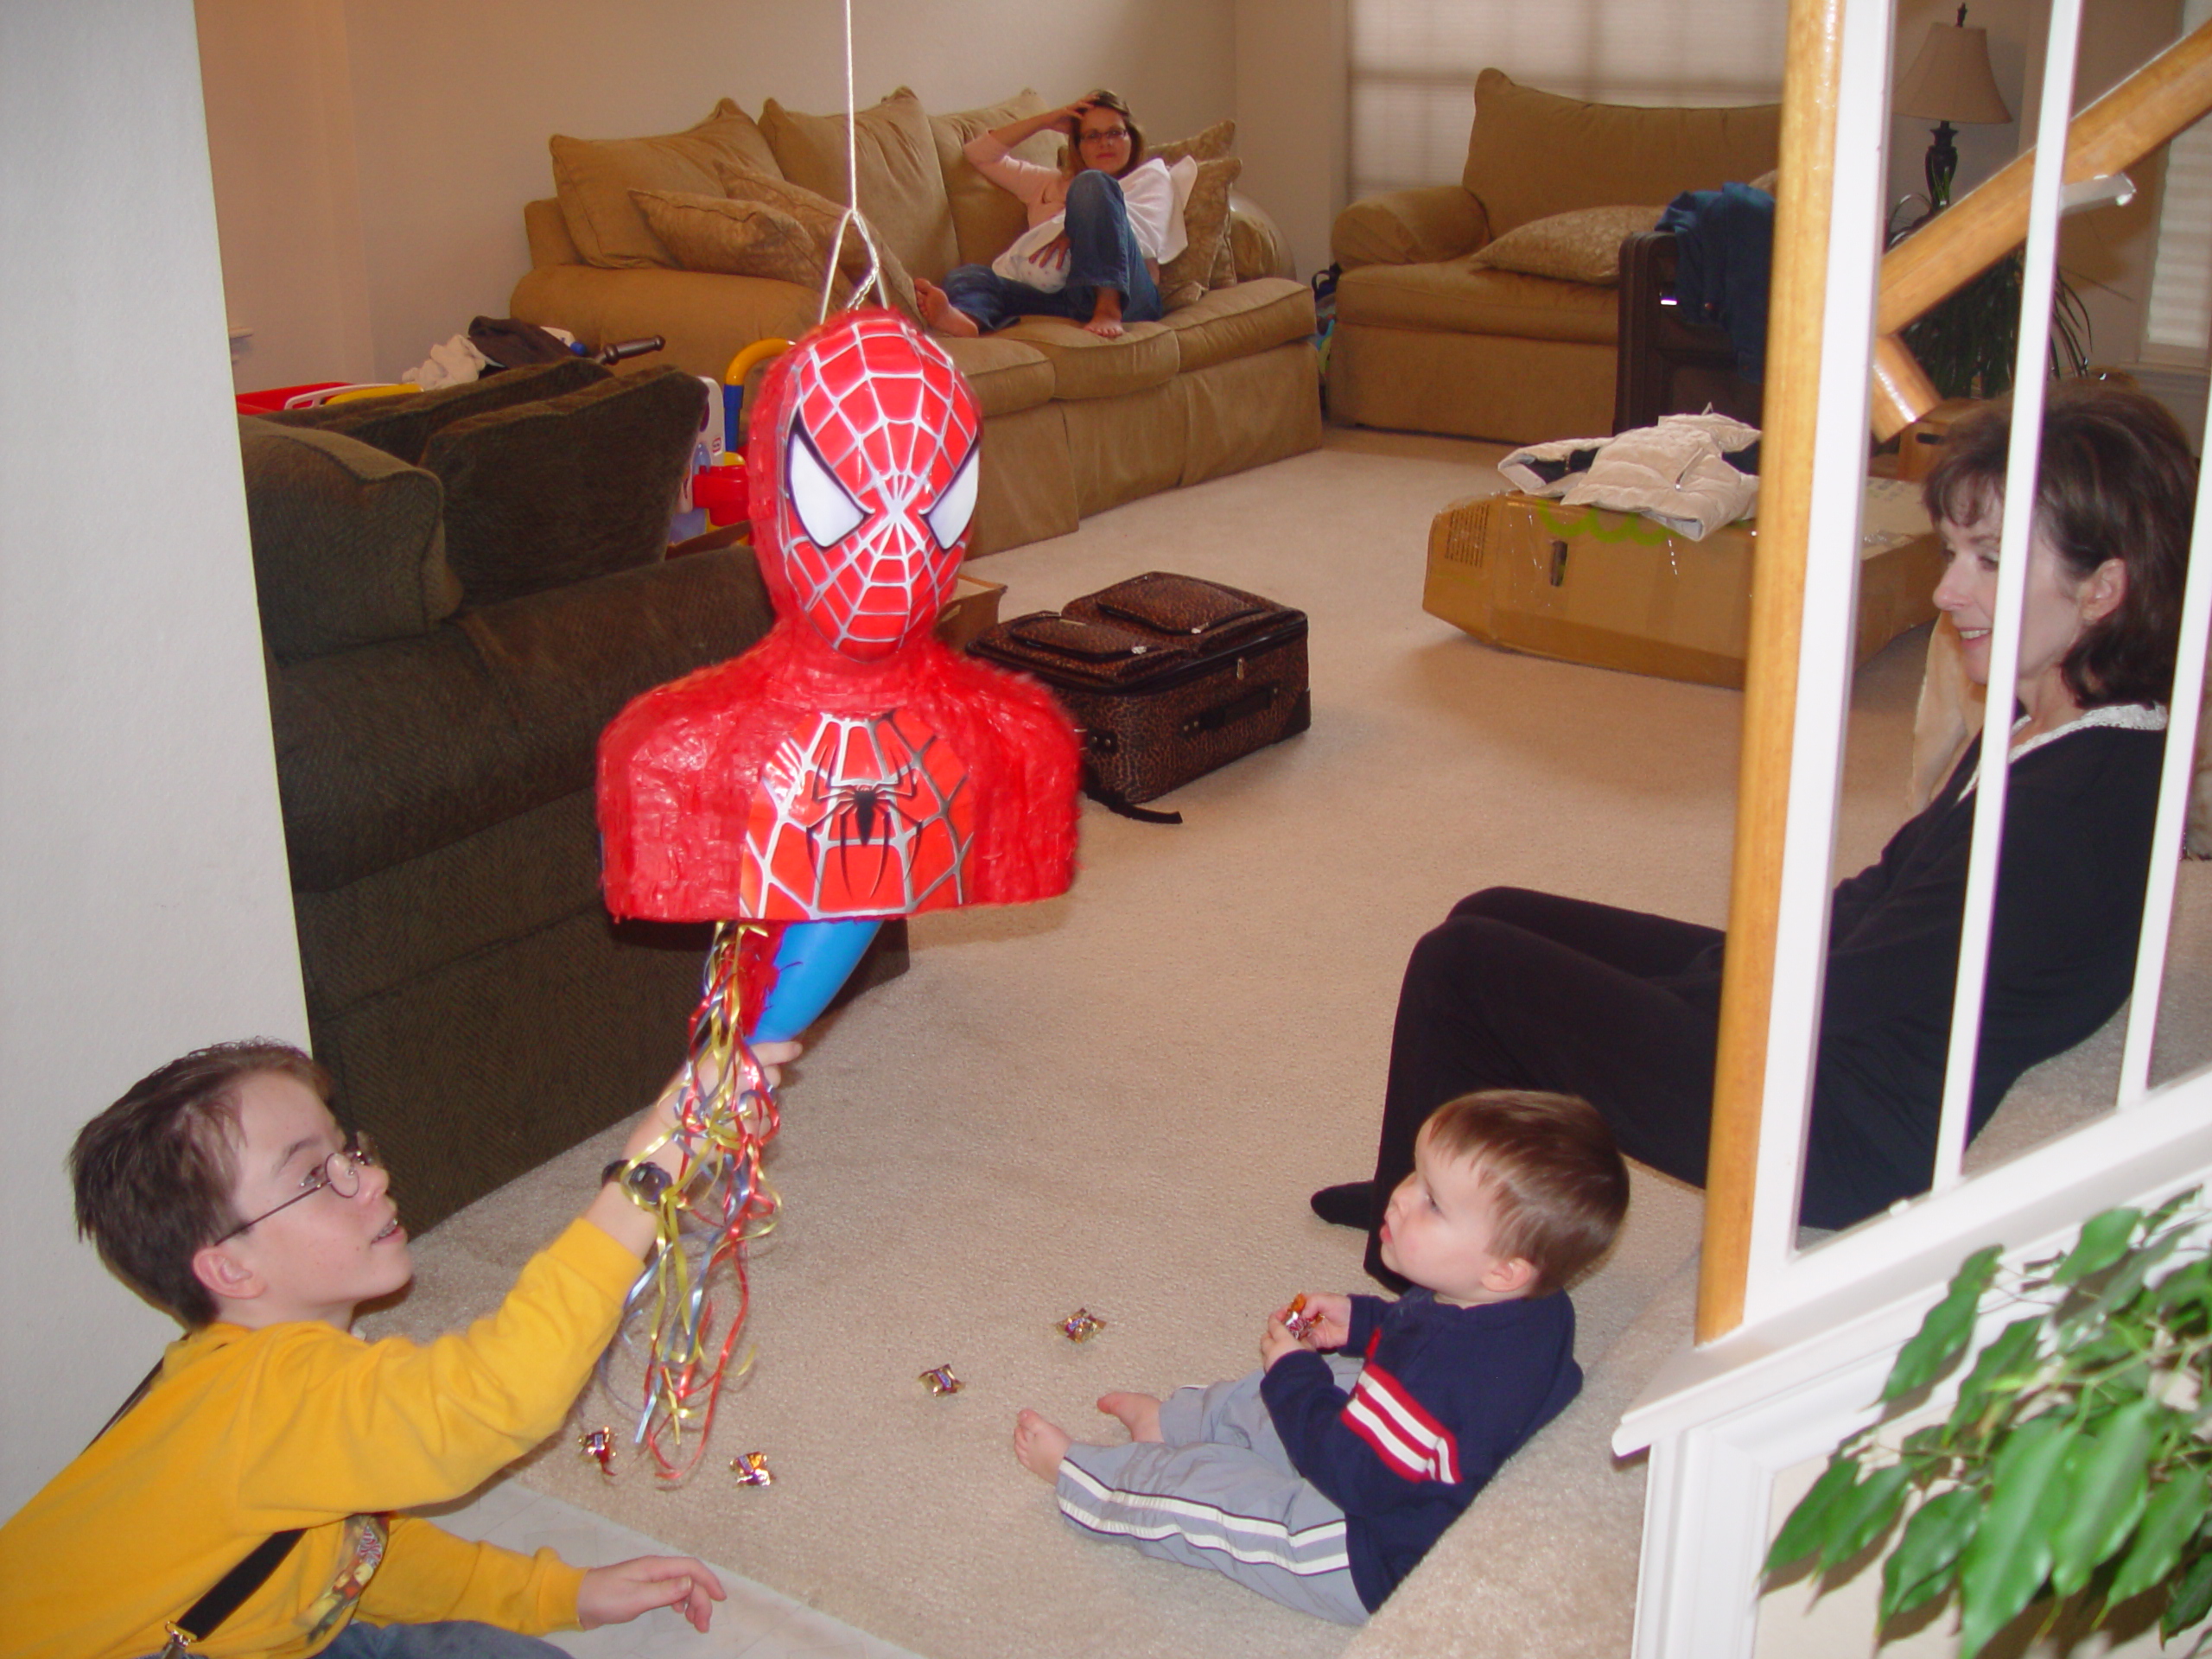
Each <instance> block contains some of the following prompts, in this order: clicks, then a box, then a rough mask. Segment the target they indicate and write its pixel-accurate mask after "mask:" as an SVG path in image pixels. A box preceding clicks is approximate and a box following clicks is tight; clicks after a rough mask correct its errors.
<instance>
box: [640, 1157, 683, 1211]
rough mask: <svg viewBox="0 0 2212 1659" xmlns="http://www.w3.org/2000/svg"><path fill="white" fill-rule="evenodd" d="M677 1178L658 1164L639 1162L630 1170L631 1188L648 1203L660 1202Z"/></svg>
mask: <svg viewBox="0 0 2212 1659" xmlns="http://www.w3.org/2000/svg"><path fill="white" fill-rule="evenodd" d="M675 1179H676V1178H675V1177H674V1176H672V1175H671V1174H670V1173H668V1172H667V1171H666V1170H664V1169H663V1168H662V1167H661V1166H659V1165H658V1164H639V1166H637V1167H636V1168H635V1169H632V1171H631V1172H630V1190H631V1191H632V1192H635V1193H636V1194H637V1195H638V1196H639V1198H643V1199H644V1200H645V1202H646V1203H647V1204H658V1203H659V1202H660V1195H661V1194H662V1193H664V1192H667V1191H668V1189H669V1185H670V1184H671V1182H673V1181H674V1180H675Z"/></svg>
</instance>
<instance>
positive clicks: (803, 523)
mask: <svg viewBox="0 0 2212 1659" xmlns="http://www.w3.org/2000/svg"><path fill="white" fill-rule="evenodd" d="M784 488H785V490H786V491H788V492H789V493H790V495H791V510H792V511H793V512H796V513H797V514H798V522H799V528H800V529H802V530H804V531H805V532H806V539H807V540H809V541H810V542H812V543H814V544H815V545H816V546H817V547H834V546H836V544H837V543H839V542H842V541H843V540H844V539H845V537H848V536H849V535H851V534H852V533H853V532H854V531H855V530H858V529H859V528H860V527H861V524H862V522H863V521H865V520H866V518H868V513H867V512H865V511H864V510H863V509H862V508H861V504H860V503H859V502H857V501H855V500H854V499H853V495H852V492H851V491H849V490H848V489H847V488H846V487H845V486H844V485H843V484H842V482H841V481H840V480H839V479H838V477H837V474H835V473H833V472H831V471H830V470H829V463H828V462H827V461H823V459H822V456H821V454H820V452H819V451H818V450H817V449H816V448H815V447H814V440H813V438H811V437H810V436H809V435H808V434H807V430H806V429H805V428H804V427H803V426H801V425H799V424H798V423H797V422H793V423H792V425H791V437H790V438H789V440H788V441H787V442H785V446H784Z"/></svg>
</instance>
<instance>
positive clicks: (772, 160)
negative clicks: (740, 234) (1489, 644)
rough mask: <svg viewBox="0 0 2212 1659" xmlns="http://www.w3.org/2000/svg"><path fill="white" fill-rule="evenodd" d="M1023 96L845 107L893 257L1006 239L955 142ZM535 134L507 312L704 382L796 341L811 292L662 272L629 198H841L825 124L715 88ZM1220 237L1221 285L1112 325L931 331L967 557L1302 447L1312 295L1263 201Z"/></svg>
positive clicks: (1308, 433)
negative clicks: (601, 136)
mask: <svg viewBox="0 0 2212 1659" xmlns="http://www.w3.org/2000/svg"><path fill="white" fill-rule="evenodd" d="M1043 107H1044V105H1043V103H1042V101H1041V100H1040V99H1038V98H1037V96H1036V94H1034V93H1033V92H1025V93H1023V94H1022V95H1021V96H1020V97H1019V98H1017V99H1010V100H1008V101H1007V103H1005V104H1003V105H996V106H994V107H992V108H990V109H986V110H972V111H963V112H961V113H959V114H957V115H951V116H938V117H932V116H930V115H928V114H927V113H925V111H923V110H922V107H921V105H920V104H919V102H918V100H917V99H915V97H914V95H913V94H912V92H906V91H904V90H903V89H902V90H901V91H900V92H895V93H893V95H892V96H891V97H890V98H888V99H884V100H883V101H882V102H881V103H880V104H878V105H874V106H873V107H872V108H870V109H868V110H866V111H862V112H861V117H860V122H859V146H858V147H859V151H860V155H859V174H860V200H861V211H862V212H863V213H866V214H867V215H868V219H869V221H870V223H871V224H872V225H873V226H874V228H875V230H876V232H877V235H878V237H879V238H880V241H881V243H882V245H884V247H885V248H886V249H887V251H889V252H890V253H891V254H892V255H893V256H894V257H895V258H896V260H897V261H898V263H899V264H900V265H902V266H903V267H904V268H905V269H906V270H908V271H910V272H912V274H913V275H915V276H919V277H928V278H930V279H931V280H932V281H935V280H938V279H939V278H941V277H943V276H944V273H945V271H946V270H947V269H949V268H950V266H951V265H953V264H959V263H963V262H969V261H974V262H986V261H988V260H989V259H990V258H992V257H994V256H995V255H996V254H997V253H998V252H999V251H1001V250H1002V249H1003V248H1004V247H1005V245H1007V243H1008V242H1010V241H1011V240H1012V239H1013V238H1014V236H1015V235H1017V234H1018V233H1019V232H1020V230H1021V228H1022V227H1023V225H1024V223H1025V219H1024V215H1023V212H1022V209H1021V207H1020V204H1019V203H1018V202H1016V201H1014V199H1013V198H1012V197H1010V196H1008V195H1007V194H1006V193H1005V192H1004V191H1001V190H1000V189H998V188H996V187H995V186H994V185H992V184H991V183H990V182H989V181H988V180H986V179H984V178H983V177H982V175H980V174H978V173H976V170H975V168H973V167H972V166H970V165H969V162H968V161H967V159H966V158H965V156H963V155H962V154H961V145H962V143H964V142H965V140H966V139H967V138H968V137H972V136H973V135H974V134H975V133H976V132H979V131H982V130H987V129H988V128H990V127H992V126H995V125H998V124H1003V123H1004V122H1006V121H1008V120H1010V119H1013V118H1015V117H1017V116H1020V115H1023V114H1027V113H1032V112H1034V111H1039V110H1041V109H1042V108H1043ZM1154 137H1155V138H1156V137H1157V135H1154ZM1030 142H1031V143H1032V144H1039V143H1043V142H1049V141H1046V140H1044V139H1043V137H1042V136H1041V135H1040V138H1039V139H1033V140H1032V141H1030ZM552 149H553V156H554V175H555V182H556V187H557V188H558V190H559V192H560V194H559V195H558V196H557V197H556V198H555V199H553V200H543V201H533V202H531V203H530V204H529V205H528V207H526V208H525V209H524V224H525V226H526V227H527V229H528V231H529V235H530V246H531V270H530V271H529V272H528V274H527V275H525V276H524V277H523V279H522V280H521V282H519V283H518V284H517V285H516V287H515V290H514V296H513V299H512V313H513V315H515V316H516V317H518V318H520V319H521V320H523V321H526V322H534V323H537V324H540V325H543V326H550V327H562V328H566V329H568V330H569V331H570V332H571V333H573V334H576V335H577V336H578V337H579V338H581V339H583V340H591V341H595V342H600V341H607V340H621V339H630V338H635V337H638V336H640V335H645V334H662V335H664V336H666V338H667V340H668V346H667V349H666V350H665V351H664V352H663V353H657V354H655V355H653V356H652V357H649V358H646V359H643V361H644V362H645V363H646V364H670V363H672V364H675V365H677V366H679V367H682V368H683V369H686V370H688V371H690V372H693V373H695V374H705V375H712V376H716V377H720V376H721V374H722V373H723V372H724V371H725V370H726V369H727V367H728V365H729V362H730V359H732V358H733V357H734V355H735V354H736V353H737V352H738V351H739V350H740V349H741V348H742V347H743V346H747V345H749V344H750V343H752V342H753V341H754V340H760V339H764V338H770V337H782V338H785V339H789V338H793V337H796V336H797V335H798V334H800V333H802V332H803V331H804V329H805V328H807V327H809V326H810V325H811V324H812V323H813V321H815V319H816V316H817V311H818V308H819V302H820V296H819V294H818V292H817V290H816V289H812V288H810V287H802V286H800V285H799V284H798V283H793V282H789V281H783V280H779V279H777V278H775V277H762V276H751V275H741V274H734V273H732V272H730V271H728V270H683V269H680V268H678V266H677V263H676V256H675V255H674V254H673V253H671V251H669V249H668V247H667V246H666V245H665V244H664V243H663V242H661V241H660V239H659V238H657V237H656V236H655V235H654V234H653V232H652V230H651V228H650V227H649V226H646V224H645V220H644V219H643V217H642V215H641V213H640V212H639V208H638V207H636V206H634V205H633V202H634V200H635V199H634V198H632V197H631V196H630V194H629V192H630V191H631V190H632V188H637V189H645V190H652V191H658V192H662V193H664V194H675V195H677V196H683V197H713V196H714V195H715V194H716V193H717V192H719V191H720V190H721V181H722V178H723V176H724V175H725V174H726V172H727V170H728V169H729V168H732V167H733V166H734V167H737V168H743V169H749V170H751V171H753V172H754V173H769V174H772V175H773V176H776V177H780V178H783V179H785V180H788V181H791V182H794V183H798V184H801V185H805V186H807V187H808V188H815V189H818V190H820V191H821V192H822V193H823V194H832V193H834V194H836V198H837V200H840V201H842V200H843V191H842V177H843V173H844V122H843V118H842V117H836V118H822V117H813V116H804V115H797V114H794V113H792V112H791V111H786V110H784V109H783V108H782V107H781V106H780V105H777V104H776V103H775V102H774V101H773V100H771V101H770V102H769V103H768V104H766V105H764V106H763V109H762V111H761V116H760V120H759V122H757V123H756V122H754V121H753V120H751V119H750V118H747V116H745V114H744V113H743V112H742V111H741V110H739V109H738V107H737V105H734V104H733V103H730V102H728V100H724V102H723V103H722V104H721V105H720V106H719V107H718V108H717V109H716V111H715V113H714V114H713V115H711V116H709V118H708V119H707V120H706V121H704V122H702V123H701V124H700V125H699V126H697V127H696V128H693V129H691V130H690V131H688V132H686V133H682V134H674V135H670V136H669V137H665V138H659V139H643V140H627V141H615V142H609V143H584V142H582V141H576V140H570V139H565V138H558V137H556V139H554V140H553V143H552ZM1036 158H1037V159H1047V157H1046V156H1038V157H1036ZM1223 234H1224V249H1223V251H1222V256H1221V257H1220V258H1219V259H1218V261H1217V263H1216V264H1215V265H1214V266H1213V271H1214V275H1215V276H1216V277H1217V278H1228V279H1229V280H1227V281H1226V282H1219V281H1217V283H1216V284H1215V285H1214V286H1212V287H1211V289H1210V290H1209V291H1207V292H1205V293H1204V294H1203V296H1201V297H1199V298H1198V299H1197V300H1196V301H1195V302H1192V303H1191V304H1188V305H1186V306H1185V307H1183V308H1180V309H1178V310H1175V311H1173V312H1171V313H1170V314H1169V315H1168V316H1167V318H1166V321H1161V322H1151V323H1138V324H1135V325H1133V326H1132V327H1130V328H1129V329H1128V332H1127V333H1126V334H1124V335H1123V336H1122V338H1121V339H1120V340H1112V341H1108V340H1099V339H1098V338H1096V336H1094V335H1091V334H1087V333H1085V332H1084V330H1083V329H1081V328H1079V327H1076V326H1075V325H1074V324H1072V323H1067V322H1062V321H1057V320H1055V319H1050V318H1032V319H1029V320H1027V321H1022V322H1020V323H1017V324H1016V325H1014V327H1011V328H1007V329H1005V330H1002V331H1001V332H1000V333H998V334H993V335H990V336H988V337H987V338H985V339H982V340H943V342H942V343H943V344H944V346H945V348H946V350H947V351H948V352H950V353H951V355H952V358H953V360H954V361H955V362H957V364H958V365H960V368H961V370H962V372H963V373H965V374H966V375H967V377H968V378H969V381H970V383H971V384H972V385H974V387H975V389H976V396H977V397H978V398H979V399H980V400H981V402H982V408H983V415H984V435H985V443H984V448H983V474H982V494H981V499H980V500H979V502H978V504H977V508H976V525H975V530H974V532H973V536H972V539H971V543H970V552H971V554H976V553H988V552H991V551H995V550H998V549H1001V548H1006V547H1014V546H1018V545H1020V544H1021V543H1025V542H1033V541H1038V540H1041V539H1042V538H1044V537H1050V536H1058V535H1063V534H1065V533H1066V532H1067V531H1071V530H1073V529H1075V527H1076V525H1077V521H1078V520H1079V519H1080V518H1082V517H1083V516H1084V515H1086V514H1089V513H1093V512H1100V511H1102V510H1103V509H1105V508H1107V507H1111V506H1115V505H1118V504H1120V503H1122V502H1124V501H1128V500H1133V499H1136V498H1137V497H1139V496H1142V495H1148V494H1151V493H1154V492H1157V491H1160V490H1166V489H1172V488H1173V487H1175V486H1178V485H1183V484H1195V483H1198V482H1199V481H1201V480H1205V479H1209V478H1213V477H1217V476H1219V475H1220V474H1224V473H1231V472H1236V471H1238V470H1240V469H1241V468H1243V467H1254V466H1258V465H1259V464H1261V463H1262V462H1264V461H1274V460H1277V459H1280V458H1281V457H1282V456H1285V455H1290V454H1297V453H1299V452H1300V451H1302V450H1306V449H1311V448H1314V447H1316V446H1317V445H1318V444H1319V442H1320V441H1321V423H1320V402H1319V365H1318V360H1317V359H1316V356H1315V353H1314V352H1313V346H1312V343H1311V337H1312V335H1313V328H1314V320H1313V298H1312V296H1311V294H1310V293H1309V292H1308V290H1307V289H1306V287H1305V285H1304V284H1303V283H1299V282H1296V281H1294V280H1291V279H1290V277H1288V276H1287V270H1288V262H1287V258H1285V257H1283V255H1282V254H1281V241H1280V238H1279V237H1277V236H1275V235H1274V232H1273V229H1272V226H1269V225H1268V223H1267V221H1266V219H1265V217H1264V215H1262V214H1260V213H1257V211H1256V210H1254V209H1251V208H1249V206H1248V205H1246V206H1240V208H1239V211H1238V213H1237V214H1236V216H1235V218H1234V219H1232V221H1231V222H1230V225H1229V226H1227V227H1226V228H1225V229H1224V232H1223ZM1232 266H1233V267H1234V269H1235V270H1236V277H1233V278H1231V277H1230V270H1231V268H1232Z"/></svg>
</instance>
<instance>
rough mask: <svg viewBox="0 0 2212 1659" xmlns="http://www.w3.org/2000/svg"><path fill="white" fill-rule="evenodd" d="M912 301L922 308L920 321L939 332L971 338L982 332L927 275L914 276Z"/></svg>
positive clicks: (974, 321) (959, 337)
mask: <svg viewBox="0 0 2212 1659" xmlns="http://www.w3.org/2000/svg"><path fill="white" fill-rule="evenodd" d="M914 303H915V304H916V305H918V306H919V307H920V308H921V309H922V321H924V322H926V323H927V324H929V326H930V327H932V328H934V329H936V330H937V331H938V333H939V334H951V335H953V336H954V337H955V338H957V339H960V340H973V339H975V338H976V336H977V335H979V334H982V332H983V331H982V329H981V328H978V327H976V319H975V318H973V317H971V316H969V315H968V314H967V313H966V312H965V311H963V310H962V309H961V308H959V307H958V306H957V305H955V304H954V303H953V302H951V301H950V299H949V298H947V297H946V296H945V292H944V289H941V288H939V287H938V285H937V284H936V283H932V282H931V281H930V280H929V279H928V278H927V277H915V278H914Z"/></svg>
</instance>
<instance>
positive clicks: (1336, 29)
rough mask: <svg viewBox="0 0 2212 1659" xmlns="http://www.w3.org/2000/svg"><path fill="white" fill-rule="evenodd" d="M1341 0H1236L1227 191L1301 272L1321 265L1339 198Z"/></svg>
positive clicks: (1342, 167) (1345, 169)
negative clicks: (1232, 149) (1237, 161)
mask: <svg viewBox="0 0 2212 1659" xmlns="http://www.w3.org/2000/svg"><path fill="white" fill-rule="evenodd" d="M1350 14H1351V6H1350V4H1349V0H1236V153H1237V154H1238V155H1239V156H1243V159H1244V171H1243V175H1241V176H1240V177H1239V179H1238V180H1237V184H1236V188H1237V190H1238V192H1239V193H1240V194H1243V195H1247V196H1249V197H1250V198H1251V199H1252V200H1254V201H1255V202H1257V203H1258V204H1259V205H1260V206H1261V207H1264V208H1265V209H1266V210H1267V212H1268V216H1269V217H1270V218H1272V219H1274V221H1275V223H1276V225H1277V226H1279V227H1280V228H1281V231H1282V233H1283V237H1284V239H1285V240H1287V242H1288V243H1289V244H1290V251H1291V255H1292V257H1294V259H1296V260H1297V262H1298V271H1299V275H1300V276H1301V277H1310V276H1312V275H1313V272H1315V271H1317V270H1325V269H1326V267H1327V265H1328V263H1329V228H1330V226H1332V225H1334V224H1335V223H1336V219H1337V214H1338V213H1339V212H1341V211H1342V210H1343V208H1344V204H1345V201H1346V200H1347V199H1348V185H1349V181H1350V176H1351V168H1350V144H1349V142H1348V140H1349V137H1350V128H1349V125H1348V121H1349V117H1348V114H1347V111H1346V99H1347V97H1348V95H1349V90H1350V89H1349V86H1348V84H1347V81H1346V78H1345V64H1346V61H1347V58H1346V53H1347V51H1348V49H1349V35H1348V32H1347V31H1348V29H1349V28H1350Z"/></svg>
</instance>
